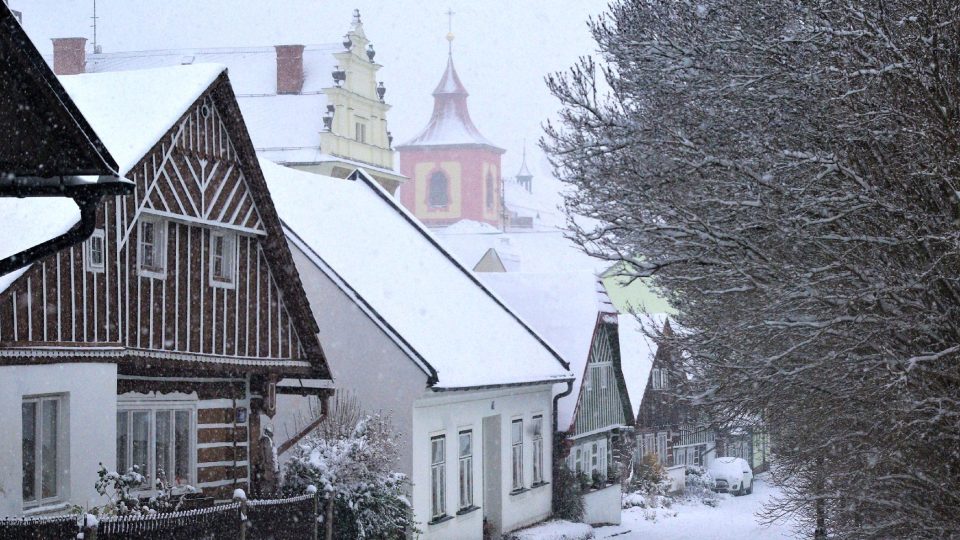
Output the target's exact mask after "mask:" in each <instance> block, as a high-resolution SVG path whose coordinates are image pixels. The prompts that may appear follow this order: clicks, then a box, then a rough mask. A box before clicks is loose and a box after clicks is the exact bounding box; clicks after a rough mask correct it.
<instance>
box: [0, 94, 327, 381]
mask: <svg viewBox="0 0 960 540" xmlns="http://www.w3.org/2000/svg"><path fill="white" fill-rule="evenodd" d="M223 87H226V89H224V88H223ZM232 100H234V98H233V96H232V94H231V93H229V83H228V82H227V80H226V78H225V77H224V76H221V77H220V78H219V79H218V80H217V82H215V83H214V84H213V85H212V86H211V88H210V89H208V90H207V92H205V93H204V94H203V95H202V96H201V97H200V98H199V99H198V100H197V101H196V102H195V103H194V105H193V106H192V107H191V108H190V109H189V110H188V111H186V112H185V113H184V114H183V115H182V117H181V118H180V119H179V121H177V122H176V123H175V124H174V126H173V127H172V128H171V129H170V130H169V131H168V132H167V133H166V134H164V135H163V137H161V139H160V140H159V141H158V142H157V143H156V145H154V147H153V148H152V149H151V150H150V151H149V152H148V153H147V154H146V155H145V156H144V157H143V159H141V160H140V161H139V162H138V163H137V165H135V166H134V167H133V168H132V169H131V171H130V172H129V173H128V174H127V175H126V176H127V178H128V179H129V180H131V181H133V182H134V183H135V185H136V188H135V192H134V194H133V195H131V196H128V197H125V198H121V197H117V198H114V199H111V200H108V201H107V202H106V203H105V204H104V206H103V208H102V209H101V211H100V212H99V214H98V225H97V227H98V229H97V231H96V232H95V233H94V236H93V237H91V239H89V240H87V242H85V243H84V245H83V246H76V247H74V248H71V249H68V250H65V251H62V252H60V253H57V254H55V255H52V256H50V257H48V258H46V259H44V260H42V261H41V262H39V263H37V264H34V265H33V267H31V268H30V269H29V270H28V271H27V272H26V273H25V274H24V275H22V276H21V277H20V278H18V279H17V280H16V281H15V282H14V283H13V284H12V285H11V286H10V287H9V288H8V289H7V290H6V291H3V292H2V293H0V343H2V344H3V347H2V349H0V354H2V355H3V356H11V355H18V356H28V357H33V358H44V357H50V356H53V357H58V358H60V360H58V361H63V358H65V357H69V358H71V359H75V360H83V359H84V358H85V357H89V356H100V357H103V356H106V357H120V358H127V359H130V358H133V359H136V358H140V359H143V358H148V359H149V358H162V359H165V363H161V362H152V361H147V362H139V363H137V364H136V365H138V366H147V367H146V368H143V369H162V367H163V366H165V365H168V364H167V363H166V362H169V365H173V363H182V362H187V363H189V364H190V365H195V366H198V367H203V366H207V367H209V366H211V365H214V364H220V365H223V364H227V365H233V366H244V367H245V368H247V369H261V370H268V371H273V370H275V368H280V367H282V368H283V371H284V373H307V372H310V373H316V372H317V371H316V370H319V372H320V373H326V366H325V364H324V363H323V355H322V351H321V350H320V347H319V343H318V342H317V341H316V336H315V322H314V321H313V318H312V315H311V314H310V312H309V310H307V311H306V313H304V309H303V306H305V305H307V301H306V297H305V296H304V293H303V291H302V288H301V285H300V282H299V277H298V276H297V275H296V270H295V268H294V265H293V263H292V260H291V259H290V255H289V253H288V252H286V251H283V250H285V249H286V244H285V242H284V241H283V238H282V233H280V226H279V218H277V217H276V215H275V213H274V212H275V211H274V210H273V207H272V205H271V204H270V202H269V193H268V192H267V190H266V187H265V184H264V182H263V179H262V176H261V173H260V172H259V168H258V165H257V163H256V159H255V157H254V154H253V151H252V145H251V144H250V143H249V139H248V138H247V135H246V133H245V132H243V131H242V122H239V121H236V120H232V121H228V120H226V119H225V118H224V107H226V113H227V114H228V115H236V116H237V117H239V110H238V109H237V107H236V104H235V101H232ZM238 137H239V138H240V140H241V142H242V144H240V145H237V146H240V152H238V150H237V147H236V146H235V141H236V140H237V138H238ZM251 175H253V176H251ZM264 205H267V207H266V208H264ZM264 211H266V212H267V213H266V214H263V212H264ZM278 235H279V236H278ZM147 253H149V256H147V255H145V254H147ZM278 270H279V273H278ZM298 295H299V296H300V297H302V298H298ZM301 336H305V339H306V342H304V340H303V339H302V338H301ZM65 346H66V347H65ZM137 369H141V368H137Z"/></svg>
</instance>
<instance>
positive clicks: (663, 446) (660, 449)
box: [657, 431, 667, 465]
mask: <svg viewBox="0 0 960 540" xmlns="http://www.w3.org/2000/svg"><path fill="white" fill-rule="evenodd" d="M657 457H658V458H660V464H661V465H666V464H667V433H666V432H665V431H661V432H660V433H657Z"/></svg>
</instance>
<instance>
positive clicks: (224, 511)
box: [0, 493, 321, 540]
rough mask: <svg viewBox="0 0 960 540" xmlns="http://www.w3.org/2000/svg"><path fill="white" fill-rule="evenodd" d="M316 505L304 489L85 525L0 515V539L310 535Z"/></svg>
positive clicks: (206, 539) (205, 539)
mask: <svg viewBox="0 0 960 540" xmlns="http://www.w3.org/2000/svg"><path fill="white" fill-rule="evenodd" d="M319 511H321V510H320V501H319V500H318V498H317V495H316V494H314V493H308V494H306V495H300V496H298V497H291V498H288V499H262V500H250V501H246V500H236V501H234V502H232V503H229V504H220V505H215V506H211V507H209V508H198V509H195V510H184V511H179V512H168V513H161V514H152V515H146V516H117V517H105V518H101V519H100V520H99V522H98V523H97V524H96V527H88V528H84V527H83V526H82V523H80V519H79V517H78V516H58V517H49V518H4V519H0V540H48V539H49V540H74V539H76V538H83V539H84V540H133V539H143V540H182V539H190V540H193V539H197V540H237V539H241V540H273V539H277V540H279V539H287V538H289V539H293V540H316V538H317V526H318V524H317V517H318V512H319ZM81 533H82V536H79V534H81Z"/></svg>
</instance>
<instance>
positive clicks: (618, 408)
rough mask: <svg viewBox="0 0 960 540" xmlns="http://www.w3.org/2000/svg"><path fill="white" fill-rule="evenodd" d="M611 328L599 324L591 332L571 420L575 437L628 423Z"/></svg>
mask: <svg viewBox="0 0 960 540" xmlns="http://www.w3.org/2000/svg"><path fill="white" fill-rule="evenodd" d="M601 320H602V318H601ZM614 328H615V325H611V324H607V323H603V322H598V323H597V326H596V329H595V330H594V334H593V342H592V344H591V346H590V357H589V358H588V360H587V365H586V369H585V371H584V373H583V375H582V376H583V377H584V379H583V385H582V386H581V389H580V399H579V401H578V403H577V410H576V415H575V416H574V428H575V429H574V434H576V435H584V434H587V433H592V432H597V431H604V430H607V429H611V428H614V427H619V426H623V425H626V423H627V419H626V416H625V415H624V406H623V402H622V400H621V398H620V396H621V395H622V392H623V384H622V381H621V379H622V375H620V369H619V363H620V362H619V358H618V357H617V355H618V354H619V348H618V347H616V346H615V343H616V339H617V338H616V334H615V333H614V332H615V331H614Z"/></svg>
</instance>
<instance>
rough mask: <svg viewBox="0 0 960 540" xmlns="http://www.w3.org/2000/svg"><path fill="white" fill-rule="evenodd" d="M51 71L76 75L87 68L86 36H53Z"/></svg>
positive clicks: (58, 73)
mask: <svg viewBox="0 0 960 540" xmlns="http://www.w3.org/2000/svg"><path fill="white" fill-rule="evenodd" d="M52 41H53V72H54V73H56V74H57V75H76V74H78V73H83V72H84V71H86V69H87V52H86V44H87V38H82V37H72V38H53V40H52Z"/></svg>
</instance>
